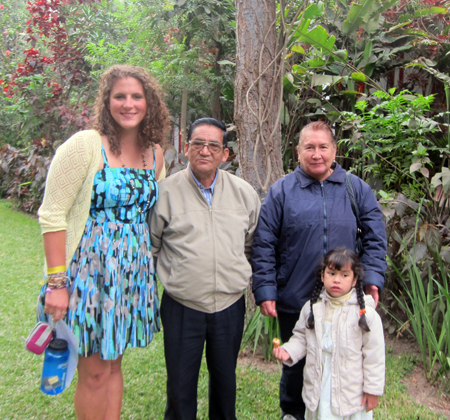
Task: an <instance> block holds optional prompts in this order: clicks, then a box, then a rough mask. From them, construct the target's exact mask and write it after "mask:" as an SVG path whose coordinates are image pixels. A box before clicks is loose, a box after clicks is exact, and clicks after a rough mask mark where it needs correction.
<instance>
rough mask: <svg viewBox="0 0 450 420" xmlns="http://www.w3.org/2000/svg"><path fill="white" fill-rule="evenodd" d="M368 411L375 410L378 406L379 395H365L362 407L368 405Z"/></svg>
mask: <svg viewBox="0 0 450 420" xmlns="http://www.w3.org/2000/svg"><path fill="white" fill-rule="evenodd" d="M366 404H367V409H366V412H367V413H368V412H369V411H371V410H373V409H374V408H375V407H377V405H378V395H372V394H366V393H364V397H363V400H362V403H361V405H366Z"/></svg>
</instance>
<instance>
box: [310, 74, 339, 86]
mask: <svg viewBox="0 0 450 420" xmlns="http://www.w3.org/2000/svg"><path fill="white" fill-rule="evenodd" d="M340 79H341V77H339V76H328V75H326V74H313V76H312V77H311V86H322V85H332V84H334V83H336V82H337V81H339V80H340Z"/></svg>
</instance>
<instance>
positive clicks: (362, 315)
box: [356, 279, 370, 332]
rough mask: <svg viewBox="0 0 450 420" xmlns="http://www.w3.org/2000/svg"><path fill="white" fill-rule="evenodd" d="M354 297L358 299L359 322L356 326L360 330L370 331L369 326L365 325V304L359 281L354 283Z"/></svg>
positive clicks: (361, 285)
mask: <svg viewBox="0 0 450 420" xmlns="http://www.w3.org/2000/svg"><path fill="white" fill-rule="evenodd" d="M356 296H357V298H358V303H359V309H360V311H359V322H358V325H359V326H360V328H361V329H362V330H364V331H366V332H369V331H370V328H369V324H367V318H366V302H365V300H364V291H363V284H362V281H361V280H360V279H358V281H357V282H356Z"/></svg>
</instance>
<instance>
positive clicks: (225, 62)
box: [217, 60, 236, 66]
mask: <svg viewBox="0 0 450 420" xmlns="http://www.w3.org/2000/svg"><path fill="white" fill-rule="evenodd" d="M217 64H219V65H221V66H224V65H226V64H229V65H231V66H235V65H236V63H233V62H232V61H230V60H220V61H218V62H217Z"/></svg>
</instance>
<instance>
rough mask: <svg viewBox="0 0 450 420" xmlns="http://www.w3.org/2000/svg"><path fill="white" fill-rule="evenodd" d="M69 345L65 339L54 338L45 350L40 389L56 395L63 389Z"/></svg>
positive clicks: (45, 392)
mask: <svg viewBox="0 0 450 420" xmlns="http://www.w3.org/2000/svg"><path fill="white" fill-rule="evenodd" d="M68 360H69V347H68V345H67V341H66V340H62V339H60V338H54V339H53V340H52V341H50V344H49V345H48V347H47V349H46V350H45V357H44V366H43V368H42V379H41V391H42V392H43V393H44V394H48V395H56V394H59V393H61V392H63V391H64V388H65V383H66V373H67V362H68Z"/></svg>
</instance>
